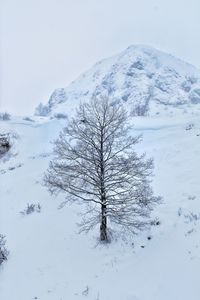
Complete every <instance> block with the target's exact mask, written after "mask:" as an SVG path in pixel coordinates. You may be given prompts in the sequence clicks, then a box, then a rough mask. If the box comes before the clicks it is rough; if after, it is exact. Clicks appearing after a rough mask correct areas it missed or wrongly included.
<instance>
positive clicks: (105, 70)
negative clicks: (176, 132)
mask: <svg viewBox="0 0 200 300" xmlns="http://www.w3.org/2000/svg"><path fill="white" fill-rule="evenodd" d="M105 94H106V95H107V94H108V95H109V96H110V97H111V98H112V99H113V101H114V102H116V103H117V102H122V103H124V104H125V105H126V108H127V109H128V110H129V111H130V113H131V114H132V115H155V114H162V115H169V114H173V113H175V114H177V113H179V114H182V113H186V112H188V113H195V114H196V113H199V112H200V71H199V70H197V69H196V68H195V67H194V66H192V65H190V64H188V63H185V62H183V61H181V60H179V59H177V58H175V57H173V56H172V55H169V54H167V53H164V52H161V51H158V50H156V49H154V48H151V47H148V46H130V47H129V48H127V49H126V50H125V51H123V52H122V53H120V54H118V55H115V56H114V57H111V58H108V59H105V60H102V61H100V62H98V63H97V64H96V65H95V66H94V67H92V68H91V69H90V70H89V71H87V72H85V73H84V74H82V75H81V76H80V77H79V78H78V79H77V80H75V81H74V82H72V83H71V84H70V85H69V86H68V87H66V88H60V89H57V90H55V91H54V92H53V94H52V96H51V97H50V100H49V102H48V104H47V105H46V106H42V107H40V110H39V111H37V113H38V114H40V113H41V114H43V115H44V114H47V115H51V116H56V115H57V114H59V113H62V114H63V113H64V114H71V113H72V111H73V110H74V109H75V107H76V106H77V104H78V103H79V102H80V101H85V100H88V99H90V98H91V97H92V96H94V95H105ZM41 108H42V109H41Z"/></svg>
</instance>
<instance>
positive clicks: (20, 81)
mask: <svg viewBox="0 0 200 300" xmlns="http://www.w3.org/2000/svg"><path fill="white" fill-rule="evenodd" d="M0 10H1V28H0V29H1V32H0V50H1V51H0V63H1V73H0V80H1V82H0V83H1V87H0V111H3V110H7V111H9V112H11V113H12V114H18V115H22V114H30V113H33V111H34V108H35V106H36V105H37V104H38V103H39V102H47V101H48V98H49V96H50V94H51V93H52V92H53V90H54V89H55V88H57V87H65V86H67V85H68V83H70V81H72V80H74V79H75V78H76V77H77V76H78V75H79V74H80V73H81V72H83V71H85V70H87V69H88V68H90V67H91V66H92V65H93V64H94V63H95V62H96V61H98V60H100V59H102V58H105V57H107V56H112V55H114V54H116V53H117V52H120V51H122V50H124V49H125V48H127V47H128V46H129V45H131V44H147V45H151V46H154V47H156V48H158V49H160V50H164V51H166V52H170V53H172V54H174V55H176V56H178V57H180V58H182V59H184V60H186V61H188V62H190V63H192V64H194V65H196V66H197V67H199V68H200V0H0Z"/></svg>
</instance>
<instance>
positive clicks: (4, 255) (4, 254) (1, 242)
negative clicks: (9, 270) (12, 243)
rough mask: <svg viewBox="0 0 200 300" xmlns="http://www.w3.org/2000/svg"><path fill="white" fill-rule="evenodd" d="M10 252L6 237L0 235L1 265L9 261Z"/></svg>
mask: <svg viewBox="0 0 200 300" xmlns="http://www.w3.org/2000/svg"><path fill="white" fill-rule="evenodd" d="M8 255H9V251H8V250H7V248H6V240H5V236H4V235H2V234H0V265H1V264H2V263H3V262H4V261H5V260H7V259H8Z"/></svg>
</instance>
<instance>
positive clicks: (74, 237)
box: [0, 67, 200, 300]
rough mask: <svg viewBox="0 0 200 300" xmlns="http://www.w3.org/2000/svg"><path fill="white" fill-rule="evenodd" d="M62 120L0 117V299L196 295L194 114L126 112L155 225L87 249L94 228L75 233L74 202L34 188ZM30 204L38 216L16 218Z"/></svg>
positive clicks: (199, 223)
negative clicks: (2, 146)
mask: <svg viewBox="0 0 200 300" xmlns="http://www.w3.org/2000/svg"><path fill="white" fill-rule="evenodd" d="M188 68H189V67H188ZM63 105H65V104H63ZM58 107H59V105H58V106H57V108H58ZM62 122H64V121H62ZM62 122H61V121H59V120H56V119H54V120H49V119H45V118H44V119H37V118H36V119H35V122H28V121H25V120H22V119H19V118H18V119H13V120H12V121H9V122H0V128H1V130H4V132H7V131H9V132H10V131H12V132H13V133H15V134H14V135H13V148H12V152H11V155H10V156H9V157H7V159H5V160H4V161H3V160H1V161H0V229H1V232H2V233H3V234H5V235H6V236H7V241H8V247H9V249H10V251H11V253H10V257H9V260H8V261H7V262H6V263H5V264H4V265H3V266H1V267H0V299H2V300H32V299H38V300H80V299H88V300H169V299H170V300H188V299H191V300H199V299H200V286H199V276H200V251H199V249H200V185H199V170H200V160H199V156H200V145H199V144H200V136H199V134H200V123H199V118H198V117H195V116H192V117H191V116H189V115H188V116H187V115H184V116H182V117H179V118H177V117H165V118H164V117H163V116H162V117H161V116H156V117H152V118H148V117H136V118H133V123H134V124H135V129H134V130H133V134H138V133H140V132H142V133H143V142H142V143H141V144H140V145H138V149H137V150H138V151H141V152H144V151H146V152H147V154H148V155H150V156H151V155H152V156H153V157H154V158H155V178H154V182H153V186H154V190H155V192H156V193H157V194H160V195H162V196H163V197H164V202H163V204H161V205H160V206H158V207H157V208H156V210H155V212H154V214H155V216H158V217H159V219H160V221H161V225H160V226H155V227H152V231H151V232H143V233H142V234H141V235H139V236H137V237H135V238H134V239H133V240H132V243H127V244H126V243H123V242H122V241H121V240H118V241H113V243H111V244H110V245H107V246H101V245H97V239H96V237H97V235H98V228H95V229H94V231H93V232H90V233H89V234H88V235H84V234H77V232H78V230H79V228H78V227H77V224H76V223H77V222H78V221H79V220H80V216H79V215H78V214H79V211H81V210H82V209H83V207H80V206H75V205H71V206H65V207H63V208H62V209H58V207H59V205H60V203H62V201H63V200H64V196H63V195H60V196H59V197H57V198H54V197H51V196H50V195H49V194H48V193H47V191H46V189H45V188H44V187H43V186H42V185H41V180H42V176H43V172H44V171H45V170H46V168H47V166H48V162H49V160H50V155H51V151H52V144H51V143H50V141H52V140H53V139H54V138H55V137H56V136H57V135H58V132H59V130H60V128H61V127H62V126H63V123H62ZM190 123H193V124H194V126H193V127H192V126H190V127H191V129H190V130H186V128H187V129H188V128H189V127H188V124H190ZM14 137H15V138H14ZM38 202H39V203H40V204H41V206H42V209H41V212H40V213H33V214H31V215H28V216H23V215H21V214H20V211H22V210H23V209H24V208H25V207H26V204H27V203H38ZM148 236H151V237H152V238H151V240H148V239H147V237H148ZM141 246H144V248H142V247H141Z"/></svg>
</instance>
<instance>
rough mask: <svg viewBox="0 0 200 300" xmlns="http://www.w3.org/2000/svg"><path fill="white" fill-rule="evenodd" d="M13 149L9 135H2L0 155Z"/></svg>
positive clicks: (0, 138)
mask: <svg viewBox="0 0 200 300" xmlns="http://www.w3.org/2000/svg"><path fill="white" fill-rule="evenodd" d="M10 147H11V144H10V138H9V135H8V134H0V155H2V154H5V153H6V152H8V151H9V149H10Z"/></svg>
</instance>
